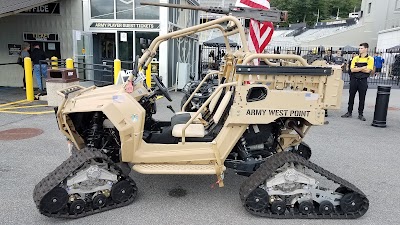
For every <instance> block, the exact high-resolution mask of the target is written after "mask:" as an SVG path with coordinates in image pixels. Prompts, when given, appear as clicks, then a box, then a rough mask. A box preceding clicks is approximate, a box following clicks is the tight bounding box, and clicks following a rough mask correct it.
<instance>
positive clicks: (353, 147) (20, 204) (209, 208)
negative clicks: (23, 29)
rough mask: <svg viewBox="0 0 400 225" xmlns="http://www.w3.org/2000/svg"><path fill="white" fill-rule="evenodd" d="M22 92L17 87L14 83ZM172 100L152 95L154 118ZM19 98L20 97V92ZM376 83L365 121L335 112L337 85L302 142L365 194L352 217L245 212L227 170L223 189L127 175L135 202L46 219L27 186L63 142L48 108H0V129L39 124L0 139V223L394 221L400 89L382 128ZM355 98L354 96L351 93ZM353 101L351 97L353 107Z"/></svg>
mask: <svg viewBox="0 0 400 225" xmlns="http://www.w3.org/2000/svg"><path fill="white" fill-rule="evenodd" d="M21 90H22V89H21ZM11 91H14V90H12V89H10V90H8V91H7V90H5V89H4V90H3V89H0V96H1V97H0V99H1V101H3V102H0V103H5V102H7V101H8V102H11V101H17V100H20V99H23V93H22V94H20V96H19V97H18V96H16V95H17V94H13V95H11V96H9V99H6V95H7V93H9V92H11ZM171 95H172V97H173V99H174V101H173V102H172V103H169V102H167V100H166V99H165V98H162V99H160V100H159V101H158V103H159V104H158V110H159V111H158V113H157V114H156V115H155V117H156V118H158V119H162V120H167V119H169V118H170V117H171V116H172V115H173V114H172V112H171V111H170V110H168V109H167V108H166V106H167V105H168V104H171V105H172V106H173V108H174V109H175V110H177V111H178V109H179V107H178V106H179V103H180V100H181V98H182V94H181V93H179V92H178V93H175V92H171ZM21 96H22V97H21ZM375 97H376V89H370V90H368V93H367V101H366V109H365V117H366V118H367V121H366V122H362V121H360V120H357V119H356V118H355V117H354V116H353V118H351V119H343V118H340V115H342V114H343V113H345V109H346V108H347V98H348V90H344V91H343V104H342V109H341V110H337V111H336V110H330V111H329V117H328V118H327V120H328V121H329V122H330V123H329V124H328V125H324V126H318V127H313V128H312V129H311V130H310V132H309V133H308V134H307V136H306V138H305V141H306V142H307V143H308V144H309V145H310V146H311V148H312V150H313V155H312V157H311V161H312V162H314V163H316V164H318V165H319V166H321V167H323V168H325V169H327V170H329V171H330V172H333V173H334V174H336V175H338V176H340V177H343V178H345V179H347V180H349V181H350V182H351V183H353V184H355V185H356V186H357V187H359V188H360V189H361V190H362V191H363V192H364V193H365V194H366V195H367V196H368V198H369V200H370V207H369V211H368V212H367V214H366V215H364V216H363V217H362V218H359V219H357V220H346V221H344V220H276V219H266V218H260V217H255V216H252V215H250V214H249V213H247V212H246V211H245V209H244V208H243V207H242V206H241V203H240V199H239V194H238V193H239V187H240V185H241V183H242V182H245V180H246V178H245V177H242V176H238V175H235V174H234V172H233V171H232V170H228V171H227V173H226V176H225V187H224V188H211V185H212V184H213V183H215V181H216V178H215V177H214V176H177V175H167V176H161V175H142V174H138V173H135V172H132V173H131V176H132V177H133V179H134V180H135V181H136V183H137V185H138V188H139V192H138V197H137V199H136V201H135V202H134V203H133V204H131V205H129V206H126V207H123V208H119V209H114V210H111V211H107V212H103V213H101V214H96V215H92V216H88V217H85V218H81V219H77V220H65V219H52V218H47V217H45V216H43V215H41V214H39V212H38V210H37V209H36V207H35V205H34V202H33V199H32V192H33V188H34V186H35V184H36V183H38V182H39V181H40V180H41V179H42V178H43V177H45V176H46V175H47V174H48V173H49V172H51V171H52V170H54V169H55V168H56V167H57V166H58V165H59V164H61V162H63V161H64V160H65V159H67V158H68V156H69V153H68V151H67V145H66V144H67V143H66V140H65V138H64V137H63V136H62V135H61V133H60V132H59V131H58V128H57V123H56V121H55V117H54V114H44V115H19V114H7V113H0V132H1V131H4V130H7V129H13V128H38V129H42V130H43V131H44V132H43V133H42V134H41V135H39V136H36V137H34V138H30V139H25V140H19V141H0V154H1V157H0V196H1V198H2V199H1V201H0V211H1V213H0V224H40V225H45V224H141V225H142V224H143V225H144V224H269V225H274V224H285V225H295V224H296V225H298V224H324V225H333V224H335V225H336V224H337V225H339V224H340V225H341V224H359V225H367V224H399V223H400V208H399V207H398V206H399V202H400V195H399V188H398V187H399V186H400V176H399V175H398V174H399V173H398V171H399V165H400V157H399V153H398V151H399V145H400V90H399V89H396V90H392V92H391V98H390V99H391V100H390V104H389V105H390V107H391V108H390V110H389V111H388V119H387V124H388V127H387V128H376V127H372V126H371V122H372V118H373V111H374V105H375ZM356 98H358V97H356ZM357 107H358V100H356V105H355V109H356V108H357ZM174 188H182V189H184V190H186V192H187V194H186V195H185V196H183V197H179V198H176V197H171V196H169V194H168V193H169V191H170V190H172V189H174Z"/></svg>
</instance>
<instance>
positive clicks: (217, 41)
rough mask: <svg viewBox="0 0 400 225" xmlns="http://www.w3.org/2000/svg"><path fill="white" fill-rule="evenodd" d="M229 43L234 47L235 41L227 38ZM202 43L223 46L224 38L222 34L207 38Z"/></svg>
mask: <svg viewBox="0 0 400 225" xmlns="http://www.w3.org/2000/svg"><path fill="white" fill-rule="evenodd" d="M228 41H229V45H230V46H231V47H236V46H237V43H235V42H233V41H232V40H230V39H229V38H228ZM203 45H205V46H210V47H224V46H225V39H224V37H223V36H220V37H217V38H214V39H211V40H208V41H206V42H203Z"/></svg>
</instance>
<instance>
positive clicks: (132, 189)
mask: <svg viewBox="0 0 400 225" xmlns="http://www.w3.org/2000/svg"><path fill="white" fill-rule="evenodd" d="M132 195H134V197H135V196H136V186H132V185H131V184H130V183H129V182H128V181H126V180H123V181H119V182H118V183H116V184H115V185H114V186H113V187H112V188H111V198H112V199H113V200H114V201H115V202H117V203H121V202H125V201H127V200H128V199H129V198H131V196H132Z"/></svg>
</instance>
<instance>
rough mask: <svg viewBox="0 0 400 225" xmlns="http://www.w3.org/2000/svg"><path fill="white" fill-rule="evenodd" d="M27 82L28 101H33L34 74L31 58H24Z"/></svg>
mask: <svg viewBox="0 0 400 225" xmlns="http://www.w3.org/2000/svg"><path fill="white" fill-rule="evenodd" d="M24 69H25V82H26V100H28V101H33V100H34V96H33V74H32V60H31V58H29V57H25V58H24Z"/></svg>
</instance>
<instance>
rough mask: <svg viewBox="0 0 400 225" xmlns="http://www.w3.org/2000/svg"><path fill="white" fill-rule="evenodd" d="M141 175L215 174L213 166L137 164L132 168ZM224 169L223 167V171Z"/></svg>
mask: <svg viewBox="0 0 400 225" xmlns="http://www.w3.org/2000/svg"><path fill="white" fill-rule="evenodd" d="M132 169H133V170H135V171H136V172H138V173H143V174H193V175H202V174H216V167H215V165H212V164H211V165H188V164H186V165H176V164H139V165H134V166H133V167H132ZM225 170H226V167H225V166H224V167H223V171H225Z"/></svg>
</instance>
